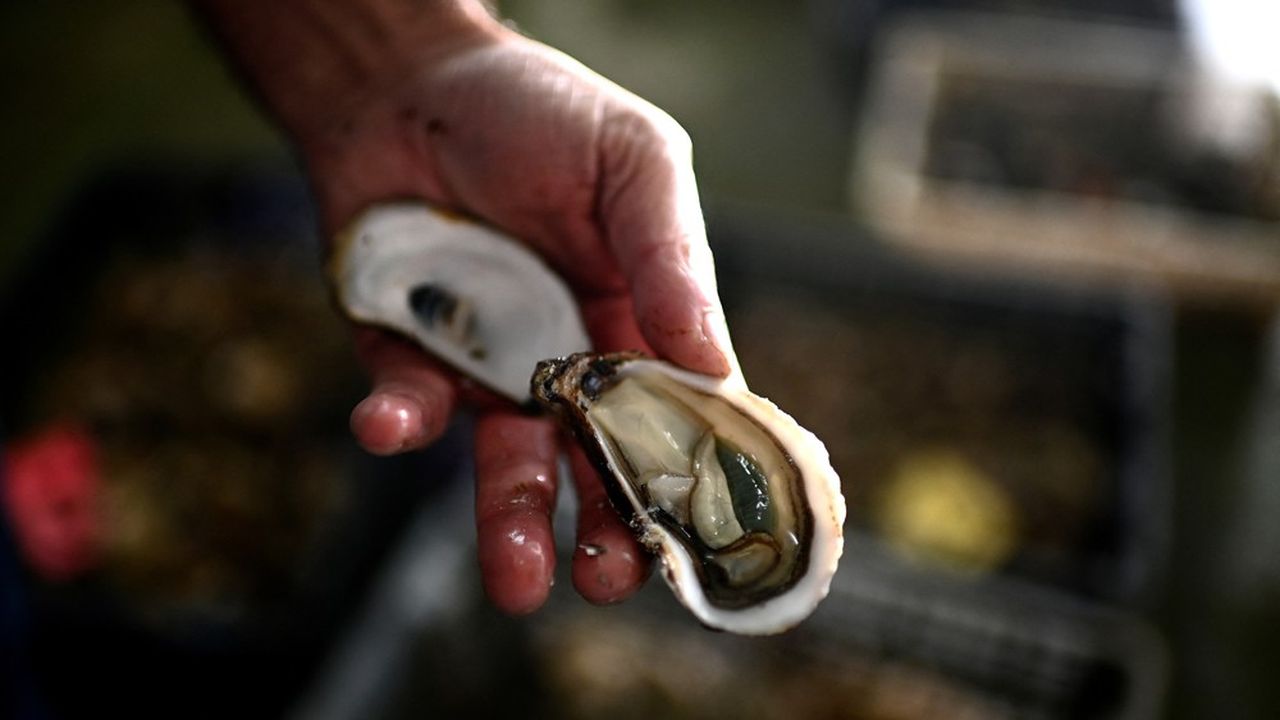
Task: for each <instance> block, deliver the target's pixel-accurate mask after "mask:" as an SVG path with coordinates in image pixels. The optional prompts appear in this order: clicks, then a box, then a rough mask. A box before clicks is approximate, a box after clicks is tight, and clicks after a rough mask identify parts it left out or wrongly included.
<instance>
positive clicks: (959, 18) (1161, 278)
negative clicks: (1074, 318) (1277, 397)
mask: <svg viewBox="0 0 1280 720" xmlns="http://www.w3.org/2000/svg"><path fill="white" fill-rule="evenodd" d="M856 135H857V148H858V150H857V154H856V157H855V158H854V163H853V168H852V175H851V193H852V199H853V202H854V204H855V206H856V207H857V208H858V209H859V211H860V212H861V213H862V214H863V216H865V218H866V219H867V220H868V221H869V222H870V223H871V224H872V225H873V226H874V227H876V228H877V229H878V230H879V231H881V232H882V233H883V234H884V236H885V237H886V238H887V239H889V240H893V241H895V242H900V243H903V244H904V245H905V246H908V247H911V248H913V249H915V250H918V251H923V252H927V253H929V254H932V255H935V256H938V257H943V258H946V259H949V260H950V261H952V262H965V263H970V264H973V265H976V266H979V267H987V268H1002V269H1004V270H1006V271H1008V272H1011V273H1019V272H1020V273H1022V274H1024V275H1025V274H1027V273H1034V274H1036V275H1039V276H1066V277H1074V278H1091V279H1094V280H1098V279H1103V280H1106V281H1109V282H1113V283H1125V282H1132V281H1134V280H1137V281H1146V282H1152V281H1157V282H1163V283H1168V284H1169V285H1170V286H1171V287H1173V288H1174V289H1175V290H1176V291H1177V292H1179V293H1180V294H1183V295H1185V296H1187V297H1191V298H1204V297H1212V298H1219V299H1221V298H1231V299H1234V300H1237V301H1248V302H1253V303H1272V302H1274V301H1275V300H1276V298H1277V297H1280V243H1278V242H1277V238H1280V98H1277V97H1275V95H1274V94H1273V93H1269V92H1268V91H1266V90H1265V89H1263V88H1247V87H1235V86H1231V85H1227V84H1224V83H1223V82H1222V81H1220V80H1218V79H1216V78H1215V77H1213V76H1212V75H1210V74H1209V73H1208V71H1207V70H1206V69H1204V68H1201V67H1198V66H1197V65H1196V64H1195V59H1194V58H1193V57H1192V56H1191V54H1190V52H1189V50H1188V48H1187V46H1186V40H1185V39H1184V38H1183V37H1182V36H1181V35H1179V34H1177V33H1175V32H1171V31H1165V30H1155V29H1151V28H1147V27H1142V26H1138V25H1123V24H1116V23H1115V22H1111V23H1106V22H1084V21H1066V20H1054V19H1046V18H1036V17H1030V16H1016V15H998V14H990V15H988V14H977V13H958V12H957V13H934V14H921V15H919V16H912V17H909V18H904V19H903V20H902V21H901V22H899V23H896V24H895V25H893V26H892V27H891V28H889V29H888V30H887V32H886V34H885V37H884V38H883V39H882V40H881V41H880V42H879V43H878V45H877V47H876V52H875V60H874V65H873V69H872V71H871V81H870V86H869V91H868V100H867V109H866V112H865V114H864V116H863V118H862V122H861V125H860V127H859V128H858V130H857V133H856Z"/></svg>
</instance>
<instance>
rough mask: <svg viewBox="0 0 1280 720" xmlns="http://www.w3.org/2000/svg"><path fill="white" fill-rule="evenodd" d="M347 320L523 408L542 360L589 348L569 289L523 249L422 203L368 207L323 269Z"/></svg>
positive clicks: (337, 242)
mask: <svg viewBox="0 0 1280 720" xmlns="http://www.w3.org/2000/svg"><path fill="white" fill-rule="evenodd" d="M328 273H329V279H330V282H331V284H332V286H333V289H334V292H335V295H336V298H337V300H338V303H339V304H340V305H341V306H342V308H343V309H344V310H345V311H346V313H347V314H348V315H350V316H351V318H352V319H353V320H357V321H359V322H363V323H367V324H370V325H378V326H381V327H383V328H386V329H388V330H392V331H395V332H397V333H399V334H401V335H404V336H407V337H408V338H410V339H413V340H416V341H417V342H418V343H419V344H421V345H422V346H423V347H424V348H426V349H427V350H428V351H429V352H431V353H432V354H434V355H435V356H436V357H439V358H440V359H441V360H443V361H445V362H446V363H448V364H449V365H451V366H453V367H454V368H455V369H456V370H458V371H460V372H462V373H463V374H465V375H468V376H470V377H472V378H474V379H476V380H478V381H479V382H481V383H482V384H484V385H486V386H487V387H489V388H490V389H491V390H494V391H497V392H499V393H501V394H502V395H505V396H506V397H508V398H511V399H512V400H514V401H516V402H518V403H528V402H530V397H529V373H531V372H532V371H533V368H534V366H535V365H536V364H537V363H538V361H539V360H542V359H543V358H547V357H554V356H557V355H565V354H567V353H572V352H578V351H581V350H587V349H589V348H590V347H591V342H590V340H589V339H588V338H587V333H586V330H585V329H584V328H583V325H582V319H581V318H580V316H579V314H578V305H577V303H576V302H575V301H574V299H573V295H572V294H570V292H569V289H568V288H567V287H565V284H564V283H563V282H562V281H561V280H560V278H559V277H558V276H557V275H556V274H555V273H553V272H552V271H551V269H550V268H548V267H547V266H546V265H545V264H543V262H542V260H541V259H539V258H538V256H537V255H534V254H533V253H532V252H531V251H529V250H528V249H526V248H525V247H524V246H522V245H519V244H517V243H514V242H512V241H511V240H510V239H509V238H507V237H506V236H504V235H501V234H499V233H498V232H497V231H495V230H493V229H491V228H489V227H487V226H485V225H481V224H480V223H476V222H472V221H470V220H467V219H465V218H462V217H460V216H457V215H452V214H449V213H446V212H442V211H440V210H436V209H434V208H431V207H429V206H427V205H423V204H421V203H401V204H391V205H380V206H377V207H374V208H372V209H370V210H368V211H367V212H365V213H364V214H363V215H361V216H360V217H359V218H357V219H356V221H355V222H354V223H353V224H352V225H351V226H350V227H349V228H348V229H347V230H346V231H345V232H343V233H341V234H339V235H338V237H337V239H336V240H335V243H334V247H333V253H332V255H331V256H330V260H329V267H328Z"/></svg>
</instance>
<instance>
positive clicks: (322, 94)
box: [192, 0, 500, 140]
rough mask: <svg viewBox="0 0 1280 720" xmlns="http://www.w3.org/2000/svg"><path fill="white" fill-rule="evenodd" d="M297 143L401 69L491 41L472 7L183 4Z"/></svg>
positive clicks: (388, 0)
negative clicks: (226, 51)
mask: <svg viewBox="0 0 1280 720" xmlns="http://www.w3.org/2000/svg"><path fill="white" fill-rule="evenodd" d="M192 4H193V5H194V6H195V7H196V8H197V9H198V10H199V11H200V12H201V13H202V14H203V15H204V16H205V17H206V18H207V20H208V21H209V23H210V25H211V26H212V27H213V29H214V30H215V32H217V33H218V35H219V36H220V37H221V38H222V41H223V42H224V44H225V45H226V46H227V48H228V49H229V51H230V52H231V53H232V55H234V57H235V59H236V60H237V61H238V63H239V65H240V67H241V69H242V70H243V72H244V73H245V74H246V75H247V76H248V78H249V80H250V82H252V84H253V85H254V87H255V89H256V90H257V91H258V93H259V95H260V96H261V99H262V101H263V102H264V104H265V105H266V106H267V109H268V110H269V111H270V112H271V113H272V114H273V115H274V116H275V117H276V119H277V120H278V121H279V122H280V123H281V125H282V126H283V127H284V129H285V130H287V131H288V132H289V133H290V134H292V135H293V136H294V137H295V138H297V139H300V140H301V139H304V138H306V137H308V136H316V135H322V134H324V133H327V132H329V131H331V130H333V129H334V128H333V127H332V125H333V124H334V123H335V122H340V119H341V118H343V117H346V116H348V115H349V114H350V112H351V111H352V110H353V109H354V108H355V107H357V106H358V105H359V103H360V102H361V101H362V99H363V98H365V97H367V96H369V95H370V94H371V93H376V92H378V91H379V90H381V89H385V88H384V86H385V84H386V83H388V82H393V81H394V79H395V78H398V77H399V76H400V70H401V68H406V67H408V66H410V65H411V64H417V63H421V62H423V61H424V60H429V59H430V58H431V57H432V56H444V55H446V54H448V53H449V52H451V51H454V50H456V49H458V47H459V46H461V45H466V44H469V43H474V42H478V41H480V40H482V39H483V38H484V37H486V36H488V35H492V34H493V33H496V32H499V31H500V25H499V24H498V23H497V21H496V20H494V19H493V17H492V16H491V15H490V14H489V12H488V10H487V9H486V7H485V5H484V3H483V2H482V1H481V0H265V1H264V0H192Z"/></svg>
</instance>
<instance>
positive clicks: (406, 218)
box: [328, 203, 845, 634]
mask: <svg viewBox="0 0 1280 720" xmlns="http://www.w3.org/2000/svg"><path fill="white" fill-rule="evenodd" d="M328 271H329V279H330V282H331V284H332V286H333V289H334V294H335V297H336V299H337V301H338V303H339V304H340V305H341V306H342V308H343V309H344V310H345V311H346V313H347V314H348V315H350V316H351V317H352V318H353V319H354V320H357V321H360V322H363V323H367V324H371V325H377V326H381V327H383V328H386V329H389V330H392V331H395V332H397V333H399V334H402V335H404V336H406V337H408V338H410V339H412V340H415V341H417V342H418V343H419V344H420V345H422V346H423V347H424V348H425V349H426V350H427V351H429V352H431V353H433V354H434V355H436V356H437V357H439V358H440V359H442V360H444V361H445V362H447V363H449V364H450V365H452V366H453V367H454V368H455V369H457V370H459V371H460V372H462V373H464V374H466V375H469V376H471V377H472V378H474V379H476V380H478V381H479V382H481V383H483V384H485V385H487V386H488V387H490V388H491V389H493V390H496V391H498V392H499V393H501V394H503V395H505V396H507V397H509V398H511V399H512V400H515V401H516V402H519V403H522V404H531V403H533V400H534V398H535V397H536V400H537V401H539V402H540V403H542V404H543V405H544V406H547V407H551V408H554V409H555V410H556V412H557V413H558V414H559V415H560V416H561V418H562V419H563V420H564V422H565V423H566V424H567V425H568V426H569V427H570V428H571V429H573V431H574V432H575V434H576V435H577V437H578V438H579V440H580V442H581V443H582V445H583V447H584V448H585V449H586V450H587V451H588V453H589V454H590V455H592V456H593V459H594V460H595V462H596V464H597V466H598V467H599V468H600V469H601V470H602V475H603V478H604V482H605V486H606V487H607V488H608V489H609V491H610V497H611V499H612V500H613V504H614V506H615V508H616V509H618V511H619V512H620V513H621V514H622V515H624V516H625V517H627V518H628V519H629V520H630V522H631V524H632V527H633V528H634V529H635V530H636V532H637V534H638V536H639V537H640V539H641V541H642V542H643V543H644V544H645V545H646V546H648V547H649V548H650V549H651V550H652V551H653V552H654V553H656V554H657V555H658V557H659V559H660V560H661V561H662V563H663V566H664V570H663V574H664V577H665V579H666V581H667V584H668V585H670V586H671V588H672V590H673V591H674V593H675V595H676V597H678V598H679V599H680V600H681V602H683V603H684V604H685V605H686V606H687V607H688V608H689V609H690V610H692V611H693V613H694V614H695V615H696V616H697V617H698V619H699V620H701V621H702V622H703V623H704V624H706V625H708V626H710V627H713V628H718V629H722V630H728V631H732V632H738V633H744V634H769V633H775V632H781V631H782V630H785V629H787V628H789V627H791V626H793V625H795V624H796V623H798V622H800V621H801V620H803V619H804V618H805V617H807V616H808V615H809V613H810V612H812V611H813V609H814V608H815V607H816V606H817V604H818V602H819V601H821V600H822V598H823V597H825V596H826V594H827V589H828V587H829V585H830V582H831V577H832V575H833V574H834V573H835V569H836V563H837V561H838V560H839V557H840V552H841V548H842V543H843V538H842V534H841V525H842V524H843V522H844V513H845V508H844V498H843V497H842V496H841V495H840V483H839V478H837V477H836V474H835V472H834V471H833V470H832V469H831V464H830V461H829V459H828V457H827V451H826V448H825V447H824V446H823V445H822V443H821V442H820V441H818V439H817V438H815V437H814V436H813V435H812V434H811V433H809V432H808V431H807V430H805V429H804V428H802V427H800V426H799V425H798V424H797V423H796V422H795V421H794V420H792V419H791V417H790V416H788V415H787V414H786V413H784V412H782V411H781V410H779V409H778V408H777V407H776V406H775V405H773V404H772V403H770V402H769V401H768V400H765V399H764V398H761V397H759V396H757V395H754V394H752V393H751V392H750V391H749V390H748V389H747V387H746V385H745V383H744V382H743V381H742V379H741V376H740V375H735V376H733V377H731V378H728V379H720V378H712V377H707V376H704V375H698V374H696V373H691V372H688V371H685V370H680V369H679V368H676V367H674V366H672V365H670V364H668V363H665V362H661V361H657V360H651V359H646V358H643V357H642V356H640V355H637V354H614V355H593V354H588V353H582V352H580V351H583V350H587V349H589V348H590V341H589V339H588V337H587V334H586V331H585V330H584V328H583V324H582V320H581V317H580V316H579V314H578V308H577V304H576V303H575V302H574V300H573V296H572V295H571V294H570V293H569V290H568V288H567V287H566V286H565V285H564V283H563V282H562V281H561V280H560V278H559V277H558V276H557V275H555V273H553V272H552V271H551V270H550V269H549V268H547V267H546V265H544V264H543V263H542V261H541V260H540V259H539V258H538V257H537V256H535V255H534V254H533V253H531V252H530V251H529V250H527V249H526V248H525V247H524V246H522V245H519V244H517V243H515V242H513V241H511V240H510V239H509V238H507V237H506V236H504V235H501V234H499V233H498V232H496V231H494V230H492V229H490V228H488V227H486V226H484V225H480V224H478V223H474V222H471V221H468V220H465V219H463V218H460V217H457V216H454V215H450V214H448V213H444V212H441V211H438V210H436V209H433V208H431V207H429V206H426V205H423V204H419V203H404V204H396V205H383V206H378V207H375V208H373V209H371V210H369V211H367V212H366V213H364V214H363V215H362V216H360V217H359V218H358V219H357V220H356V222H355V223H353V225H352V226H351V227H350V228H349V229H348V230H347V231H345V232H343V233H342V234H340V235H339V236H338V238H337V239H336V242H335V246H334V248H333V254H332V256H331V259H330V262H329V267H328ZM573 353H577V354H573ZM545 358H560V359H557V360H545V361H544V359H545ZM535 368H536V371H535ZM531 374H532V375H533V379H532V383H531V382H530V375H531Z"/></svg>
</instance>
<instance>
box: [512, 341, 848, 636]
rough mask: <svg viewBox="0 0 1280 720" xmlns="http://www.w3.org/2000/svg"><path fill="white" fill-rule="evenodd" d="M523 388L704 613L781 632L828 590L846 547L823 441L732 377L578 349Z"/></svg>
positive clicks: (740, 627) (743, 628) (727, 625)
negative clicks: (553, 415)
mask: <svg viewBox="0 0 1280 720" xmlns="http://www.w3.org/2000/svg"><path fill="white" fill-rule="evenodd" d="M532 392H533V394H534V396H535V397H536V398H537V399H538V400H539V401H540V402H542V403H543V404H544V405H546V406H548V407H549V408H551V409H553V410H554V411H555V412H557V413H558V414H559V415H560V417H561V418H562V419H563V421H564V422H565V423H566V424H567V425H568V426H569V427H570V428H571V429H572V430H573V431H574V433H575V435H576V436H577V438H578V440H579V442H580V443H581V444H582V445H583V447H584V448H585V449H586V450H587V452H588V454H590V455H591V456H592V459H593V461H594V462H595V464H596V465H597V467H599V469H600V470H601V471H602V475H603V476H604V478H605V483H606V486H607V487H608V488H609V490H610V497H611V499H612V500H613V503H614V506H615V507H617V508H618V509H619V510H620V511H621V512H622V513H623V514H624V515H626V516H629V519H630V522H631V524H632V527H633V528H635V529H636V530H637V532H638V534H639V536H640V539H641V541H642V542H643V543H644V544H645V545H646V546H648V547H649V549H651V550H652V551H653V552H654V553H656V554H657V555H658V557H659V558H660V559H661V561H662V563H663V566H664V567H663V573H664V577H665V579H666V581H667V584H668V585H670V586H671V589H672V590H673V591H674V592H675V594H676V596H677V597H678V598H679V599H680V600H681V602H683V603H684V604H685V605H686V606H687V607H688V608H689V609H690V610H692V611H693V613H694V614H695V615H696V616H697V617H698V618H699V619H700V620H701V621H702V622H703V623H704V624H706V625H708V626H711V627H714V628H718V629H723V630H729V631H733V632H738V633H743V634H769V633H775V632H781V631H782V630H785V629H787V628H789V627H791V626H793V625H795V624H796V623H798V622H800V621H801V620H803V619H804V618H805V617H807V616H808V615H809V614H810V613H811V612H812V611H813V609H814V608H815V607H816V606H817V604H818V602H819V601H820V600H821V599H822V598H823V597H825V596H826V594H827V589H828V587H829V586H830V583H831V578H832V576H833V575H834V573H835V570H836V564H837V561H838V560H839V557H840V553H841V549H842V546H843V535H842V530H841V526H842V525H843V522H844V514H845V508H844V498H843V496H842V495H841V494H840V482H839V478H838V477H837V476H836V474H835V472H834V470H832V468H831V465H830V462H829V460H828V457H827V451H826V448H825V447H824V446H823V445H822V443H821V442H820V441H819V440H818V439H817V438H816V437H814V436H813V434H812V433H810V432H808V431H807V430H805V429H804V428H802V427H800V425H799V424H797V423H796V422H795V421H794V420H793V419H791V417H790V416H788V415H787V414H786V413H784V412H782V411H781V410H779V409H778V408H777V406H775V405H773V404H772V403H770V402H769V401H768V400H765V399H764V398H761V397H759V396H757V395H754V394H752V393H751V392H750V391H749V390H748V389H747V388H746V386H745V384H744V383H743V382H742V381H741V378H740V377H737V376H735V377H733V378H729V379H720V378H712V377H707V376H704V375H699V374H696V373H692V372H688V371H685V370H681V369H679V368H676V367H674V366H672V365H670V364H669V363H666V362H662V361H658V360H652V359H648V358H645V357H643V356H640V355H638V354H634V353H620V354H612V355H598V354H592V353H579V354H575V355H571V356H569V357H566V358H560V359H554V360H547V361H544V362H542V363H541V364H539V366H538V369H537V372H536V373H535V374H534V377H533V382H532Z"/></svg>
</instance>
